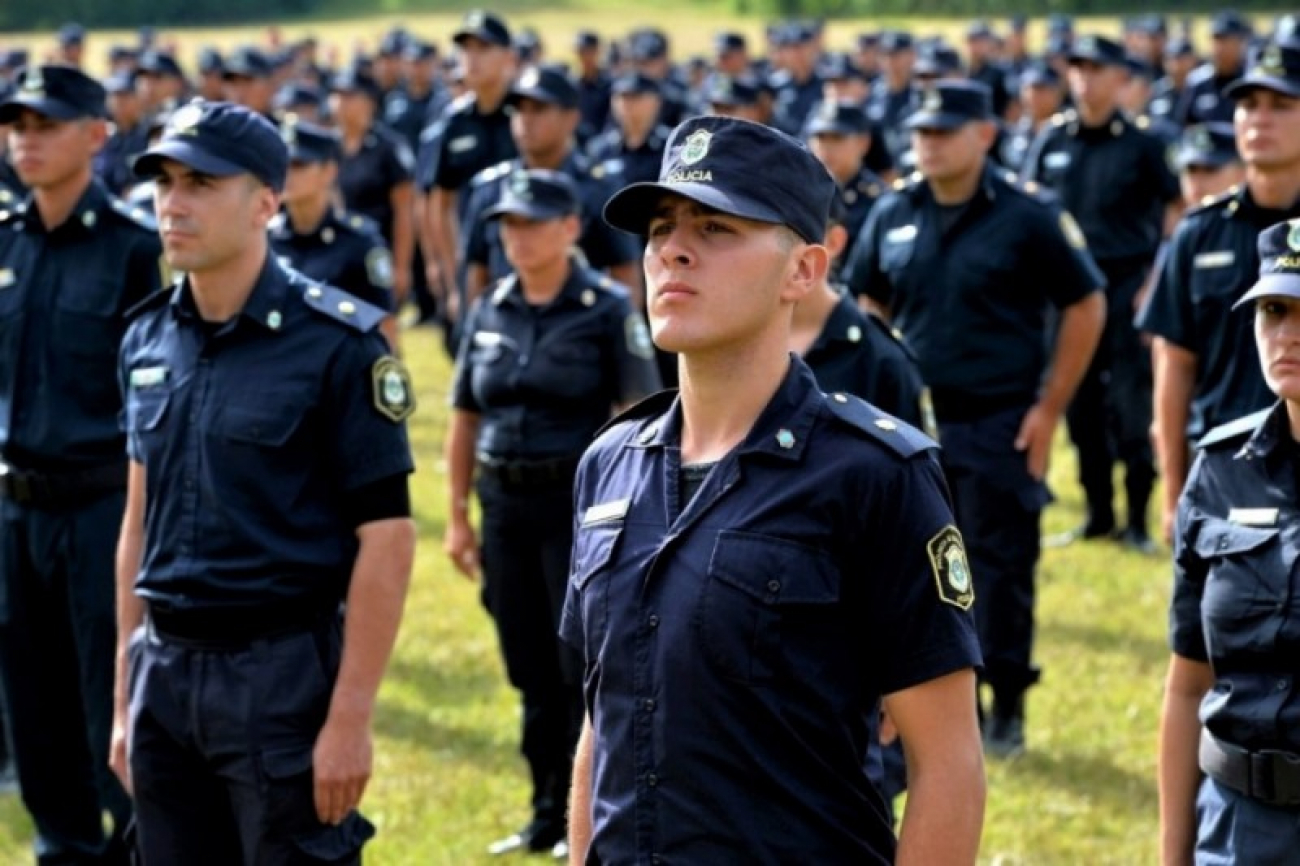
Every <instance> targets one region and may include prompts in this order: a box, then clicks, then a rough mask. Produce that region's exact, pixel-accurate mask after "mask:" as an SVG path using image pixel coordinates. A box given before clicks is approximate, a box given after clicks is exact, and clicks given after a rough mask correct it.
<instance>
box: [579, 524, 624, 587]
mask: <svg viewBox="0 0 1300 866" xmlns="http://www.w3.org/2000/svg"><path fill="white" fill-rule="evenodd" d="M622 534H623V524H621V523H605V524H598V525H596V526H588V527H583V528H581V529H579V530H578V535H577V538H575V539H574V542H573V585H574V586H576V587H577V588H578V589H582V588H583V587H585V586H586V585H587V584H588V583H590V582H591V578H592V577H593V576H595V575H596V574H599V573H600V571H601V570H602V569H603V568H604V567H605V566H606V565H608V564H609V561H610V559H611V558H612V557H613V556H614V547H615V546H616V545H617V544H618V539H619V536H620V535H622Z"/></svg>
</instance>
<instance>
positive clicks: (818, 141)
mask: <svg viewBox="0 0 1300 866" xmlns="http://www.w3.org/2000/svg"><path fill="white" fill-rule="evenodd" d="M803 134H804V138H805V139H806V140H807V141H808V147H809V149H810V150H812V152H813V155H814V156H816V157H817V159H819V160H820V161H821V163H822V165H824V166H826V170H827V171H829V172H830V173H831V177H833V178H835V183H836V185H837V186H838V187H839V194H840V199H841V200H842V201H843V203H844V207H845V210H846V213H845V216H844V219H843V226H844V230H845V231H846V232H847V233H848V239H847V245H848V246H847V248H849V249H851V248H852V246H853V242H854V241H855V240H856V239H857V237H858V232H859V231H861V229H862V224H863V223H864V222H866V219H867V214H868V213H870V212H871V207H872V205H874V204H875V203H876V199H878V198H880V196H881V194H882V193H884V191H885V186H884V181H882V180H881V179H880V178H879V177H877V176H876V175H875V173H874V172H872V171H871V170H870V169H869V168H867V167H866V166H865V165H863V160H864V159H865V158H866V155H867V153H868V152H869V151H870V150H871V140H872V127H871V121H870V120H868V119H867V114H866V112H865V111H863V110H862V108H861V107H859V106H857V105H854V104H852V103H844V102H839V103H836V102H823V103H822V104H821V105H820V106H818V107H817V110H816V111H815V112H814V113H813V115H812V116H811V117H809V118H808V123H807V125H806V126H805V127H804V131H803ZM832 270H833V271H834V270H836V269H835V268H832Z"/></svg>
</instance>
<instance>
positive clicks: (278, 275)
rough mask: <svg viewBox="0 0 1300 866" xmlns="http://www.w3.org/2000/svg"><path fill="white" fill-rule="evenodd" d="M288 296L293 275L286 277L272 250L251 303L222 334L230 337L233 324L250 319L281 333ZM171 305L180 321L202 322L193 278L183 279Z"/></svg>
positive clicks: (249, 299)
mask: <svg viewBox="0 0 1300 866" xmlns="http://www.w3.org/2000/svg"><path fill="white" fill-rule="evenodd" d="M288 293H289V275H288V274H287V273H285V270H284V268H282V267H281V266H280V263H279V262H278V261H276V258H275V256H273V255H271V253H270V251H269V250H268V251H267V256H266V260H265V261H264V262H263V263H262V271H261V273H260V274H258V276H257V282H255V283H254V284H253V290H252V291H251V292H250V293H249V295H248V300H246V301H244V306H243V309H241V310H240V311H239V313H238V314H237V315H236V316H235V317H234V318H232V319H231V321H230V322H227V323H226V325H225V326H224V327H222V328H221V330H220V333H222V334H225V333H229V332H230V331H231V329H232V327H234V326H233V325H232V323H234V322H237V321H238V320H240V319H248V320H250V321H252V322H254V323H256V324H257V325H258V326H260V327H261V328H263V329H264V330H267V331H270V332H272V333H275V332H277V331H279V330H280V323H281V322H282V321H283V316H284V302H285V299H286V297H287V295H288ZM169 303H170V305H171V308H172V313H173V315H175V316H176V317H177V318H179V319H184V320H191V321H195V322H197V321H198V319H199V310H198V307H197V305H196V304H195V303H194V294H193V291H192V290H191V288H190V280H189V277H186V278H185V279H183V280H182V281H181V282H180V283H178V284H177V285H176V288H175V289H173V290H172V297H171V300H170V301H169Z"/></svg>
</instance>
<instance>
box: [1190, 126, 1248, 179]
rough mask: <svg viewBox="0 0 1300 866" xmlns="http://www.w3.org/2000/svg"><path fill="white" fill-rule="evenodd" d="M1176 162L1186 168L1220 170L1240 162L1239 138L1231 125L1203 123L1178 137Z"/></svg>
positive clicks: (1191, 127)
mask: <svg viewBox="0 0 1300 866" xmlns="http://www.w3.org/2000/svg"><path fill="white" fill-rule="evenodd" d="M1174 161H1175V162H1177V163H1178V169H1179V170H1180V171H1181V170H1183V169H1186V168H1220V167H1222V166H1225V165H1228V164H1230V163H1234V162H1240V161H1241V157H1239V156H1238V155H1237V137H1236V134H1235V133H1234V132H1233V129H1232V124H1231V123H1202V124H1196V125H1195V126H1189V127H1187V128H1186V129H1185V130H1183V134H1182V135H1181V136H1179V137H1178V149H1177V151H1176V152H1175V154H1174Z"/></svg>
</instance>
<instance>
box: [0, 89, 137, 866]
mask: <svg viewBox="0 0 1300 866" xmlns="http://www.w3.org/2000/svg"><path fill="white" fill-rule="evenodd" d="M103 116H104V89H103V88H102V87H101V86H100V85H99V84H98V83H97V82H95V81H93V80H92V79H90V78H88V77H87V76H86V75H84V74H83V73H81V72H79V71H77V70H75V69H72V68H71V67H63V66H30V67H28V68H27V69H26V70H25V71H24V72H23V73H22V74H21V75H20V76H19V79H18V88H17V90H16V91H14V92H13V93H12V94H11V95H10V96H9V98H8V99H6V100H5V101H4V102H3V103H0V126H7V128H8V130H9V145H10V152H9V155H10V157H11V159H12V160H13V164H14V167H15V168H16V169H17V171H18V175H19V177H20V178H21V179H22V181H23V182H24V183H25V184H27V185H28V186H29V187H30V188H31V195H30V196H29V197H27V198H26V199H25V200H24V201H22V202H20V203H18V204H16V205H11V206H5V207H3V208H0V284H2V285H3V291H0V521H2V523H3V525H2V526H0V586H2V588H3V589H2V591H3V594H4V599H5V603H4V607H3V612H2V613H0V688H3V691H4V700H5V703H6V704H7V706H8V711H9V720H10V721H11V723H12V735H13V743H14V747H15V757H16V760H17V767H18V777H19V780H20V782H21V785H22V793H23V802H24V804H25V805H26V806H27V809H28V811H29V812H30V814H31V817H32V821H33V823H34V824H35V829H36V859H37V862H39V863H50V864H53V863H112V864H125V862H126V851H125V847H124V846H123V845H122V840H121V833H122V831H123V830H124V829H125V826H126V821H127V820H128V818H129V813H130V806H129V803H128V800H127V797H126V795H125V793H124V792H123V790H122V788H121V786H120V785H119V784H118V783H117V781H116V780H115V779H114V778H113V777H112V774H111V773H109V772H107V760H108V749H109V734H110V729H111V722H112V694H113V667H112V658H113V649H114V632H113V628H114V619H113V595H112V590H111V586H112V583H113V577H112V562H113V545H114V538H115V536H116V527H117V525H118V524H119V522H120V520H121V516H122V505H123V491H124V490H125V488H126V465H125V461H124V460H123V458H122V447H123V438H122V435H121V432H120V431H119V429H118V421H117V417H118V413H119V411H120V410H121V408H122V404H121V401H120V399H119V397H118V392H117V389H116V387H115V384H114V378H113V374H112V370H113V364H114V361H115V360H116V358H117V349H118V344H119V343H120V342H121V339H122V335H123V334H124V333H125V331H126V311H127V310H128V309H129V308H130V307H131V306H133V305H134V304H135V303H137V302H138V301H140V300H141V299H142V298H144V297H145V296H146V295H147V294H149V293H150V292H152V291H154V290H155V289H157V288H158V285H159V282H160V273H159V259H158V253H159V247H158V239H157V237H156V235H155V234H154V231H153V226H152V223H151V222H150V221H149V220H148V218H147V215H145V214H144V213H143V212H142V211H132V210H131V209H129V208H127V207H126V206H125V205H123V204H122V203H121V202H118V201H117V200H116V199H114V198H113V197H112V196H111V195H110V194H109V192H108V190H107V189H106V188H105V187H104V185H103V183H102V182H101V181H99V180H97V179H95V178H94V175H93V172H92V168H91V160H92V157H93V155H94V153H95V151H97V150H98V149H99V148H100V146H102V145H103V143H104V139H105V137H106V134H107V132H106V129H105V124H104V122H103V120H102V119H101V118H103ZM106 811H107V812H110V813H111V814H112V818H113V828H112V832H113V838H112V839H111V840H109V839H107V838H106V837H105V827H104V813H105V812H106Z"/></svg>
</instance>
